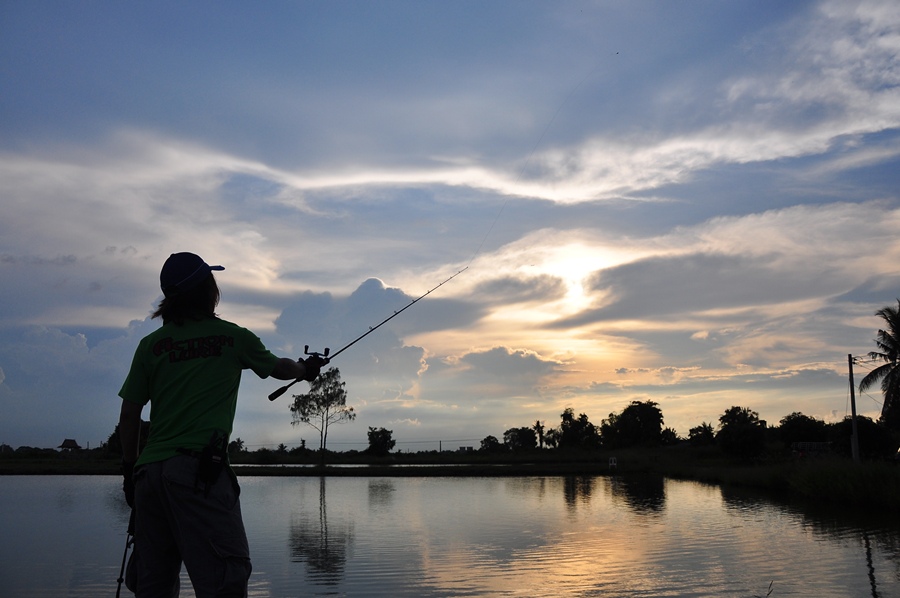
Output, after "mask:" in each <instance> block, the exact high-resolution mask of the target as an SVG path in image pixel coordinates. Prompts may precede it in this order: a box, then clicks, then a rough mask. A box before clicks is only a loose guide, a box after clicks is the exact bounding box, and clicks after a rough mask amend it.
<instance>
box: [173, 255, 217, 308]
mask: <svg viewBox="0 0 900 598" xmlns="http://www.w3.org/2000/svg"><path fill="white" fill-rule="evenodd" d="M224 269H225V268H223V267H222V266H210V265H209V264H207V263H206V262H204V261H203V258H201V257H200V256H199V255H197V254H196V253H189V252H187V251H185V252H182V253H173V254H172V255H170V256H169V259H167V260H166V263H165V264H163V267H162V271H161V272H160V273H159V286H160V288H162V292H163V295H165V296H166V297H175V296H176V295H180V294H181V293H184V292H185V291H189V290H191V289H192V288H194V287H195V286H197V285H198V284H200V283H201V282H203V281H204V280H205V279H206V277H207V276H209V273H210V272H212V271H213V270H224Z"/></svg>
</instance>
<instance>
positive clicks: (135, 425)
mask: <svg viewBox="0 0 900 598" xmlns="http://www.w3.org/2000/svg"><path fill="white" fill-rule="evenodd" d="M213 270H224V268H223V267H222V266H210V265H209V264H207V263H206V262H205V261H203V259H202V258H201V257H200V256H198V255H195V254H193V253H175V254H172V255H171V256H170V257H169V259H167V260H166V262H165V264H164V265H163V267H162V271H161V273H160V286H161V287H162V291H163V295H164V297H163V300H162V301H161V302H160V304H159V307H158V308H157V310H156V311H155V312H154V313H153V317H154V318H157V317H159V318H161V319H162V322H163V325H162V326H161V327H160V328H159V329H158V330H156V331H155V332H153V333H151V334H149V335H147V336H146V337H144V338H143V339H142V340H141V342H140V343H139V345H138V348H137V350H136V351H135V354H134V359H133V361H132V364H131V370H130V371H129V373H128V377H127V378H126V380H125V383H124V384H123V386H122V389H121V390H120V391H119V396H120V397H121V398H122V409H121V413H120V415H119V437H120V439H121V442H122V452H123V454H122V461H123V473H124V477H125V481H124V491H125V496H126V500H127V501H128V504H129V505H130V506H132V508H133V509H134V516H135V549H134V555H133V557H134V559H135V564H134V569H135V571H134V574H135V578H134V585H135V586H136V587H133V588H132V589H133V590H134V591H135V594H136V595H137V596H138V597H139V598H145V597H154V596H165V597H167V598H168V597H170V596H172V595H173V592H174V593H175V594H176V595H177V592H178V577H179V573H180V570H181V564H182V562H184V565H185V567H186V569H187V571H188V574H189V576H190V578H191V584H192V585H193V586H194V592H195V593H196V595H197V598H207V597H212V596H216V597H224V596H229V597H231V596H235V597H242V596H246V595H247V582H248V579H249V577H250V571H251V566H250V550H249V547H248V544H247V536H246V533H245V531H244V524H243V519H242V517H241V508H240V501H239V499H238V497H239V494H240V488H239V486H238V483H237V478H236V477H235V475H234V472H233V471H232V470H231V468H230V466H229V464H228V453H227V449H228V440H229V437H230V435H231V431H232V427H233V424H234V415H235V408H236V405H237V394H238V387H239V385H240V379H241V372H242V371H243V370H245V369H249V370H252V371H253V372H254V373H255V374H256V375H257V376H259V377H260V378H266V377H268V376H272V377H273V378H277V379H279V380H296V379H302V380H308V381H312V380H315V378H316V376H318V374H319V370H320V368H321V367H322V366H323V365H325V364H326V363H327V362H328V361H327V359H323V358H320V357H318V356H312V357H309V358H308V359H306V360H305V361H304V360H299V361H294V360H292V359H289V358H285V357H282V358H279V357H276V356H275V355H273V354H272V353H271V352H270V351H269V350H268V349H266V348H265V346H264V345H263V343H262V341H260V339H259V338H258V337H257V336H256V335H255V334H253V333H252V332H250V331H249V330H247V329H246V328H242V327H240V326H238V325H236V324H233V323H231V322H227V321H225V320H222V319H220V318H218V317H217V316H216V314H215V311H214V310H215V308H216V306H217V305H218V303H219V288H218V286H217V285H216V280H215V278H214V276H213V274H212V271H213ZM147 403H150V434H149V438H148V439H147V444H146V446H145V448H144V449H143V451H141V452H140V454H139V449H138V446H139V440H140V438H139V436H140V425H141V412H142V410H143V407H144V405H146V404H147Z"/></svg>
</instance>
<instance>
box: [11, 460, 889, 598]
mask: <svg viewBox="0 0 900 598" xmlns="http://www.w3.org/2000/svg"><path fill="white" fill-rule="evenodd" d="M241 486H242V488H243V493H242V504H243V509H244V519H245V524H246V527H247V533H248V537H249V540H250V545H251V552H252V557H253V568H254V572H253V576H252V577H251V587H250V595H251V596H253V597H259V598H262V597H265V598H288V597H296V596H365V597H376V596H385V597H387V596H391V597H394V596H410V597H443V596H528V597H532V596H548V597H549V596H622V597H624V596H629V597H630V596H678V597H689V596H709V597H713V596H715V597H720V596H746V597H750V596H766V594H767V593H768V592H769V590H770V587H771V596H772V598H778V597H782V596H815V597H817V598H821V597H829V596H834V597H841V598H847V597H856V596H859V597H871V596H878V597H880V598H886V597H900V523H898V522H897V521H896V520H886V519H884V518H883V517H879V516H877V514H870V515H871V516H867V517H860V516H859V514H857V515H856V516H851V515H848V514H845V513H839V512H835V511H827V510H826V511H819V512H816V511H811V510H809V509H808V508H805V509H800V508H797V507H792V506H787V505H783V504H778V503H774V502H771V501H768V500H765V499H763V498H760V497H750V496H746V495H736V494H732V493H728V492H723V491H722V490H720V489H719V488H718V487H713V486H707V485H702V484H698V483H693V482H684V481H666V480H663V479H661V478H631V479H623V478H606V477H583V478H553V477H520V478H366V477H337V478H314V477H241ZM0 513H2V519H0V596H2V597H4V598H5V597H10V598H29V597H49V596H53V597H59V596H70V597H75V598H82V597H84V598H87V597H90V598H96V597H98V596H114V595H115V591H116V578H117V577H118V575H119V568H120V565H121V559H122V554H123V550H124V547H125V533H124V530H125V528H126V525H127V520H128V510H127V507H126V506H125V505H124V502H123V500H122V498H121V490H120V480H119V478H117V477H106V476H4V477H0ZM770 584H771V586H770ZM123 595H129V596H130V595H131V594H130V593H128V592H126V591H124V590H123ZM181 595H182V596H185V597H190V596H193V592H192V591H191V589H190V582H189V580H188V579H187V576H186V575H183V582H182V594H181Z"/></svg>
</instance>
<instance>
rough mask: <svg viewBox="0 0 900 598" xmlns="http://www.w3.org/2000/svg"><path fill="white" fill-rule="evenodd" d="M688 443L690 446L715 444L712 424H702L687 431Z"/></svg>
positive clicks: (714, 432)
mask: <svg viewBox="0 0 900 598" xmlns="http://www.w3.org/2000/svg"><path fill="white" fill-rule="evenodd" d="M688 442H690V443H691V445H692V446H709V445H711V444H715V443H716V431H715V429H714V428H713V426H712V424H710V423H707V422H703V423H701V424H700V425H699V426H696V427H694V428H691V429H690V430H689V431H688Z"/></svg>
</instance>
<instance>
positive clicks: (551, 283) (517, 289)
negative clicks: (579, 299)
mask: <svg viewBox="0 0 900 598" xmlns="http://www.w3.org/2000/svg"><path fill="white" fill-rule="evenodd" d="M565 293H566V285H565V283H564V282H563V280H562V279H561V278H558V277H556V276H551V275H549V274H542V275H540V276H504V277H501V278H495V279H492V280H488V281H486V282H482V283H480V284H479V285H478V286H476V287H475V290H474V292H473V295H476V296H478V297H479V299H482V300H483V301H484V302H486V303H490V304H505V305H509V304H513V303H526V302H531V301H553V300H555V299H559V298H560V297H562V296H563V295H565Z"/></svg>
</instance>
